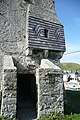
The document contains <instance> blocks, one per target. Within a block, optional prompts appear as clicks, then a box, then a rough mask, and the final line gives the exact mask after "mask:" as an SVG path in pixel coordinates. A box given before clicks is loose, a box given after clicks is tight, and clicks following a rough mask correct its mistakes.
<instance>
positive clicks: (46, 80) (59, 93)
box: [36, 68, 64, 117]
mask: <svg viewBox="0 0 80 120" xmlns="http://www.w3.org/2000/svg"><path fill="white" fill-rule="evenodd" d="M36 79H37V84H38V117H39V116H40V115H42V114H50V113H51V112H54V111H56V112H60V113H61V114H63V113H64V102H63V81H62V73H61V71H58V70H53V69H43V68H39V69H37V74H36Z"/></svg>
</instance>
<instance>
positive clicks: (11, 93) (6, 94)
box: [1, 56, 17, 118]
mask: <svg viewBox="0 0 80 120" xmlns="http://www.w3.org/2000/svg"><path fill="white" fill-rule="evenodd" d="M1 86H2V103H1V115H3V116H6V117H10V118H16V101H17V89H16V88H17V69H16V68H15V67H14V65H13V61H12V57H11V56H5V57H3V78H2V84H1Z"/></svg>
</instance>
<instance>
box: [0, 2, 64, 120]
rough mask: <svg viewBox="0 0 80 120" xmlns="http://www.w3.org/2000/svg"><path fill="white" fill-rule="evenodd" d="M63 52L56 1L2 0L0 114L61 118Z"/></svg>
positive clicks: (0, 5) (62, 28)
mask: <svg viewBox="0 0 80 120" xmlns="http://www.w3.org/2000/svg"><path fill="white" fill-rule="evenodd" d="M64 52H65V39H64V27H63V25H62V24H61V23H60V21H59V20H58V18H57V16H56V12H55V3H54V0H0V73H1V74H0V80H1V92H2V100H1V114H2V115H4V116H7V117H10V118H16V117H17V118H18V120H23V119H22V118H23V117H25V118H27V119H28V117H32V118H31V120H32V119H33V118H37V117H39V116H40V115H41V114H49V113H51V112H53V111H59V112H61V113H63V112H64V104H63V82H62V72H61V70H60V68H59V67H58V65H59V61H60V58H61V57H62V55H63V53H64ZM24 120H25V119H24Z"/></svg>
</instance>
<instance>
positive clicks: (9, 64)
mask: <svg viewBox="0 0 80 120" xmlns="http://www.w3.org/2000/svg"><path fill="white" fill-rule="evenodd" d="M3 67H4V69H16V67H15V66H14V63H13V59H12V56H10V55H4V61H3Z"/></svg>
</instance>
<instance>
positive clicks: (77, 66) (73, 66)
mask: <svg viewBox="0 0 80 120" xmlns="http://www.w3.org/2000/svg"><path fill="white" fill-rule="evenodd" d="M60 67H61V69H62V70H70V71H74V70H76V71H78V72H80V64H77V63H61V64H60Z"/></svg>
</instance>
